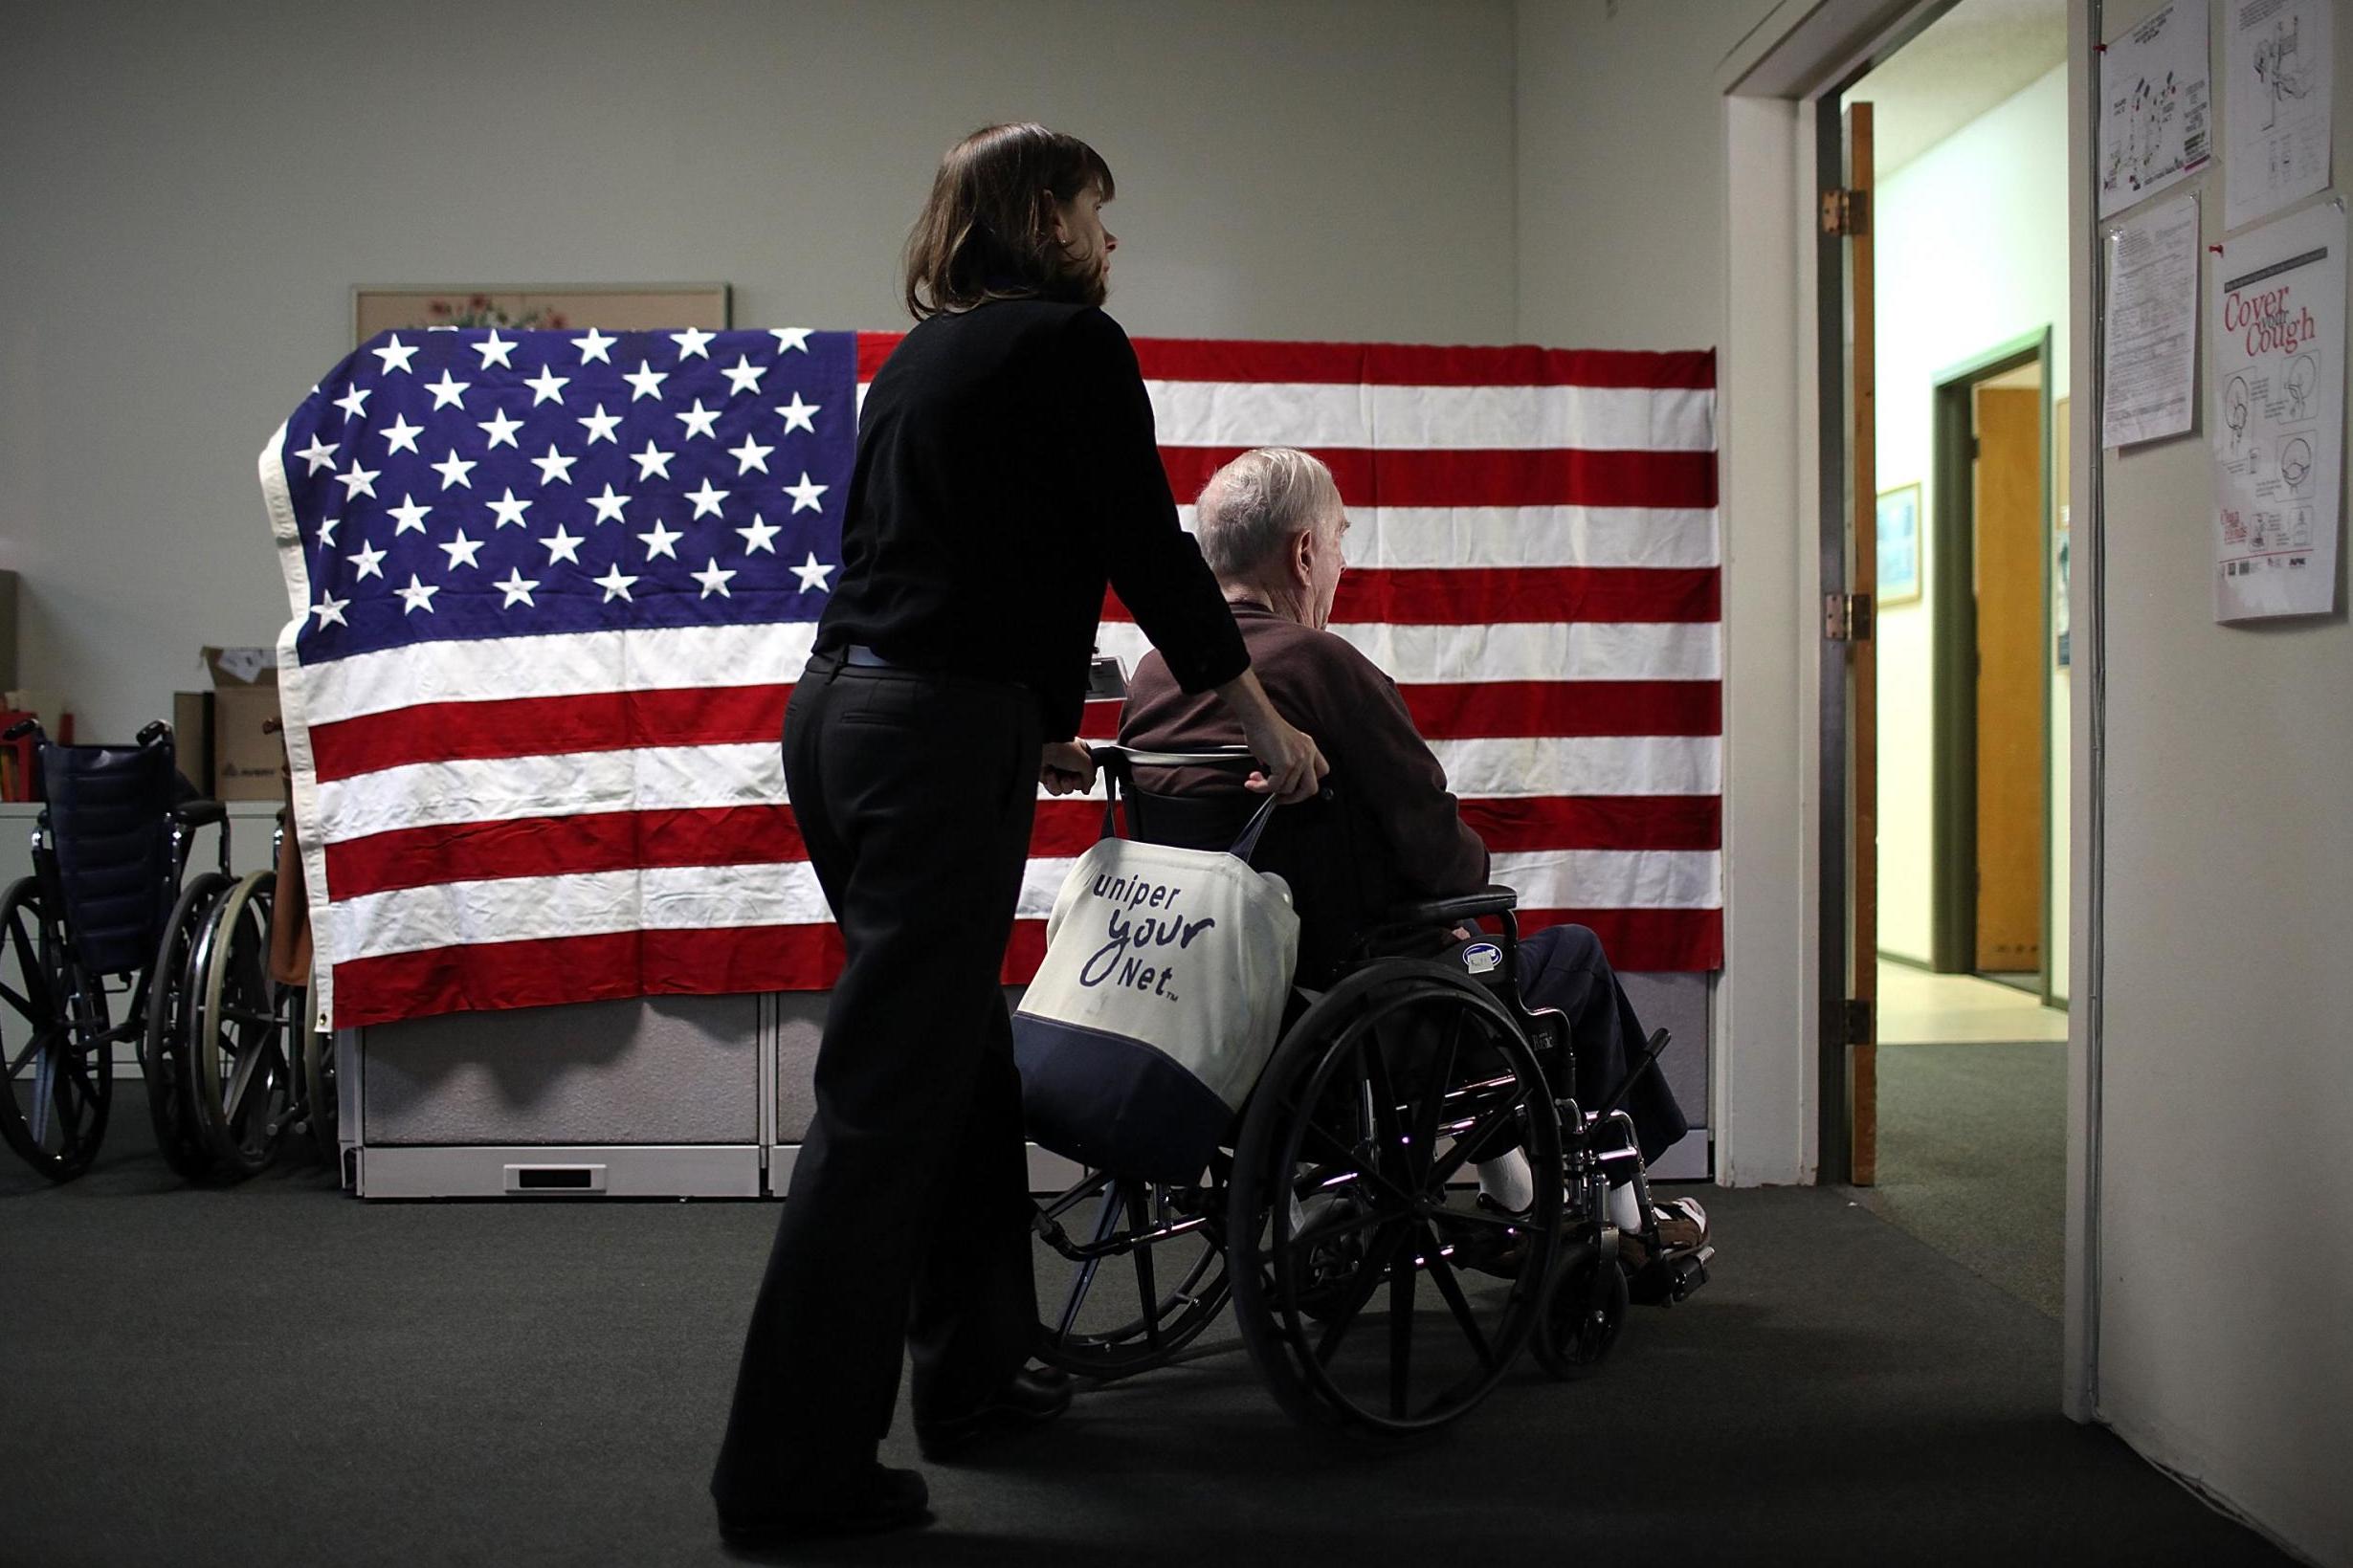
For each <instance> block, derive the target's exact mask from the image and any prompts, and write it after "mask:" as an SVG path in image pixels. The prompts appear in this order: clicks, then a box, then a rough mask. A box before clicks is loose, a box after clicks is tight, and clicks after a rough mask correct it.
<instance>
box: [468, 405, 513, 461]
mask: <svg viewBox="0 0 2353 1568" xmlns="http://www.w3.org/2000/svg"><path fill="white" fill-rule="evenodd" d="M475 423H476V424H477V425H479V426H480V427H481V428H482V429H483V431H486V432H487V433H488V434H489V436H490V445H489V446H488V447H486V448H484V449H483V450H484V451H486V452H496V451H497V450H498V449H499V448H500V447H511V446H513V445H514V444H515V432H516V431H519V430H522V420H520V419H509V418H507V417H506V410H505V409H492V410H491V412H490V417H489V418H488V419H477V420H476V421H475Z"/></svg>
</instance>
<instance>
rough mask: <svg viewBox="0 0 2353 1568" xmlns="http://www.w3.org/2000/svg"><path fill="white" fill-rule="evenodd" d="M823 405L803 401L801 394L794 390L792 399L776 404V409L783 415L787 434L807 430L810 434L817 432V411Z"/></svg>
mask: <svg viewBox="0 0 2353 1568" xmlns="http://www.w3.org/2000/svg"><path fill="white" fill-rule="evenodd" d="M824 407H825V405H824V404H822V403H803V402H802V401H801V394H800V393H799V392H798V391H795V392H794V393H793V394H792V401H791V402H789V403H780V404H778V405H777V408H776V411H777V412H778V413H780V414H783V415H784V416H785V433H786V434H787V435H790V434H791V433H792V432H793V431H808V432H809V433H810V434H811V435H814V434H816V433H817V425H816V416H817V412H818V410H819V409H823V408H824Z"/></svg>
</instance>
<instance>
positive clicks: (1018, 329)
mask: <svg viewBox="0 0 2353 1568" xmlns="http://www.w3.org/2000/svg"><path fill="white" fill-rule="evenodd" d="M1112 192H1113V184H1112V178H1111V171H1110V169H1109V168H1108V167H1107V166H1105V165H1104V163H1103V161H1102V159H1101V158H1100V157H1099V156H1098V155H1097V154H1096V152H1095V151H1094V149H1093V148H1091V147H1089V146H1087V145H1086V144H1084V143H1083V142H1080V141H1078V140H1077V138H1075V137H1070V136H1064V135H1062V134H1060V133H1058V132H1055V131H1050V130H1048V129H1046V128H1045V127H1044V126H1042V125H1032V124H1022V125H992V126H989V127H988V128H986V129H984V130H980V131H976V132H974V133H973V134H972V135H971V136H969V137H966V139H965V140H964V141H963V142H961V143H959V144H956V145H955V146H954V147H952V148H950V149H949V150H948V153H947V156H946V157H945V158H944V159H943V161H942V163H941V166H940V171H939V174H938V176H937V177H936V178H935V179H934V181H933V183H932V189H931V199H930V201H929V202H928V203H927V204H926V206H925V208H924V210H923V214H922V216H921V219H919V220H918V221H917V224H916V227H915V231H914V232H913V233H912V234H911V235H910V236H909V239H908V244H907V267H906V294H905V298H906V302H907V308H908V310H909V311H910V312H911V313H912V314H913V315H914V316H915V318H916V320H917V325H916V326H915V328H914V330H913V331H911V332H909V333H908V334H907V336H906V338H905V340H904V341H903V342H901V343H900V344H899V348H898V350H897V351H896V352H894V353H893V354H892V356H891V358H890V360H889V361H888V362H887V363H886V364H884V365H883V366H882V368H881V370H880V372H879V373H877V375H876V377H875V380H874V384H873V386H872V387H871V389H870V390H869V391H868V394H867V398H866V404H865V408H864V411H863V413H862V415H861V416H860V421H859V429H858V447H857V464H856V468H855V472H854V474H853V476H852V479H851V486H850V501H849V509H848V512H847V514H846V516H845V519H844V521H843V524H842V559H843V569H842V576H841V585H840V587H839V588H838V589H837V590H836V591H835V593H834V595H833V598H832V603H831V604H830V605H828V607H827V608H826V613H825V618H824V620H823V621H822V622H821V623H820V625H819V627H818V631H817V640H816V652H815V653H814V654H813V655H812V657H811V658H810V665H809V670H808V673H807V674H805V675H804V676H803V677H802V679H801V681H800V682H799V684H798V685H797V686H796V687H795V689H794V691H793V695H792V700H791V703H790V704H789V706H788V708H787V710H786V714H785V777H786V781H787V783H788V787H789V789H790V792H791V799H792V805H793V809H794V811H795V813H796V815H797V817H798V820H799V824H800V829H801V834H802V837H803V839H804V840H805V841H806V843H807V846H808V850H809V858H810V863H811V864H812V865H813V866H814V867H815V869H816V872H817V877H818V880H819V882H820V883H821V884H822V885H823V887H824V889H825V894H826V898H827V901H828V902H829V903H831V904H832V909H833V914H834V917H835V919H836V920H837V922H838V923H839V925H840V928H841V934H842V941H843V945H844V948H845V950H846V954H847V959H848V962H847V965H846V966H845V967H844V969H843V970H842V973H841V978H840V979H839V981H838V982H836V983H835V985H834V988H833V993H832V1004H831V1007H830V1009H829V1011H828V1013H827V1016H826V1027H825V1040H824V1044H823V1046H822V1047H821V1049H819V1052H818V1056H817V1067H816V1115H815V1116H814V1118H813V1119H812V1121H811V1122H810V1128H809V1133H808V1136H807V1139H806V1141H805V1142H804V1143H803V1144H802V1146H801V1153H800V1157H799V1159H798V1160H797V1162H796V1163H795V1164H794V1166H793V1169H792V1184H791V1193H790V1197H789V1198H788V1201H787V1202H786V1204H785V1205H784V1215H783V1219H782V1221H781V1222H780V1223H779V1225H778V1226H777V1232H776V1243H775V1247H774V1249H773V1250H772V1251H771V1253H770V1254H769V1258H768V1267H767V1273H766V1278H765V1279H764V1280H763V1281H762V1283H761V1287H760V1295H759V1299H758V1301H757V1302H756V1303H755V1305H754V1306H753V1309H752V1319H751V1327H750V1331H749V1334H748V1336H747V1337H746V1340H745V1344H744V1360H743V1365H742V1368H741V1370H740V1371H739V1373H738V1375H737V1380H736V1391H735V1404H734V1408H733V1410H732V1412H731V1414H730V1416H729V1418H728V1423H727V1436H726V1441H725V1444H724V1445H723V1447H721V1453H720V1459H719V1465H718V1469H717V1470H716V1472H715V1473H714V1475H713V1477H712V1481H711V1493H712V1496H713V1497H714V1499H716V1501H717V1503H718V1505H719V1516H720V1527H721V1533H722V1534H723V1535H727V1536H728V1538H730V1539H731V1540H736V1541H739V1542H755V1541H761V1540H773V1539H783V1538H789V1537H792V1536H798V1535H812V1534H818V1533H822V1532H826V1531H835V1530H860V1529H865V1530H871V1529H888V1528H891V1527H893V1526H896V1525H901V1524H909V1523H914V1522H916V1521H918V1520H920V1519H921V1518H922V1517H923V1511H924V1503H925V1490H924V1486H923V1481H922V1478H921V1476H920V1475H918V1474H917V1473H916V1472H914V1471H912V1470H895V1469H884V1468H883V1467H882V1466H881V1465H880V1464H879V1463H878V1462H877V1458H876V1446H877V1443H878V1442H879V1440H880V1439H881V1437H882V1435H883V1433H884V1432H885V1431H886V1430H887V1429H888V1427H889V1425H890V1420H891V1410H892V1406H893V1404H894V1403H895V1402H896V1400H897V1394H898V1385H899V1359H900V1355H901V1351H902V1347H903V1348H905V1349H908V1350H911V1351H912V1353H913V1358H914V1364H915V1382H914V1390H913V1399H914V1407H915V1422H916V1436H917V1439H918V1442H919V1444H920V1445H921V1448H922V1450H923V1452H924V1455H925V1456H926V1457H927V1458H931V1459H935V1460H938V1459H944V1458H946V1457H948V1456H950V1455H952V1454H953V1453H955V1452H956V1451H958V1450H960V1449H962V1448H964V1447H967V1446H969V1445H971V1444H973V1443H975V1442H980V1441H984V1440H986V1439H987V1438H988V1436H990V1435H991V1434H993V1433H995V1432H998V1431H1000V1430H1003V1429H1006V1428H1010V1427H1016V1426H1021V1425H1028V1424H1035V1423H1037V1422H1040V1421H1045V1420H1049V1419H1052V1417H1054V1416H1055V1415H1058V1414H1059V1413H1060V1412H1061V1410H1062V1409H1063V1408H1064V1407H1065V1406H1066V1405H1067V1404H1068V1403H1069V1400H1070V1394H1069V1389H1068V1388H1067V1386H1065V1385H1063V1384H1061V1383H1060V1382H1058V1381H1055V1380H1049V1379H1048V1378H1046V1377H1044V1376H1041V1375H1037V1374H1032V1373H1029V1372H1026V1371H1025V1370H1024V1364H1025V1362H1026V1361H1027V1359H1028V1356H1029V1348H1030V1344H1031V1341H1032V1336H1033V1335H1034V1333H1035V1329H1036V1322H1037V1308H1036V1300H1035V1296H1034V1292H1033V1289H1032V1276H1031V1267H1032V1265H1031V1257H1030V1239H1029V1229H1028V1222H1029V1215H1030V1206H1031V1205H1030V1202H1029V1195H1028V1188H1029V1180H1028V1162H1027V1159H1026V1156H1025V1154H1024V1150H1023V1146H1022V1125H1021V1085H1020V1079H1019V1077H1018V1075H1017V1074H1016V1073H1015V1071H1014V1068H1013V1054H1012V1036H1011V1030H1010V1022H1009V1020H1008V1018H1007V1015H1006V1010H1005V1003H1004V998H1003V993H1002V992H1001V991H1000V989H999V987H998V974H999V966H1000V963H1001V961H1002V960H1003V957H1004V953H1005V945H1006V941H1007V939H1008V938H1009V936H1010V933H1011V929H1012V918H1013V908H1014V902H1015V899H1016V897H1017V896H1018V894H1019V892H1020V887H1021V874H1022V867H1023V863H1024V860H1025V858H1026V857H1027V855H1028V852H1029V842H1030V825H1031V818H1032V812H1033V810H1034V806H1035V802H1036V792H1037V786H1038V784H1039V782H1040V781H1041V779H1042V780H1043V782H1044V784H1045V785H1046V787H1047V788H1048V789H1049V790H1051V791H1053V792H1054V793H1056V794H1060V793H1065V792H1067V791H1070V790H1073V789H1080V788H1084V787H1086V785H1087V784H1089V783H1090V782H1091V781H1092V775H1093V769H1092V766H1091V764H1090V763H1089V762H1088V760H1087V756H1086V751H1085V749H1084V747H1082V746H1080V745H1078V744H1077V742H1076V741H1075V740H1074V739H1073V738H1074V737H1075V736H1076V735H1077V727H1078V717H1079V709H1080V704H1081V702H1082V700H1083V699H1084V696H1085V690H1086V683H1087V674H1088V660H1089V657H1090V655H1091V653H1092V651H1093V646H1094V641H1093V639H1094V631H1095V626H1096V622H1097V619H1098V617H1099V613H1100V611H1101V607H1102V600H1103V587H1104V584H1105V582H1106V580H1108V581H1109V583H1110V584H1111V585H1112V586H1114V587H1115V588H1117V590H1118V591H1119V595H1120V598H1121V601H1123V602H1124V603H1125V604H1126V605H1127V607H1129V609H1130V610H1132V611H1133V612H1134V614H1135V617H1136V620H1137V622H1138V624H1139V625H1141V626H1142V628H1143V630H1144V633H1145V634H1146V635H1147V636H1148V637H1150V639H1151V640H1152V643H1153V645H1154V646H1155V647H1157V648H1158V649H1159V650H1160V651H1161V652H1162V653H1163V654H1164V655H1165V657H1166V659H1167V661H1168V666H1169V668H1170V670H1171V671H1172V672H1174V673H1175V674H1176V677H1177V679H1178V681H1179V682H1180V683H1181V684H1182V685H1184V686H1185V687H1186V689H1188V690H1190V691H1203V690H1214V691H1216V692H1217V693H1218V695H1219V696H1221V697H1223V698H1224V699H1225V701H1226V703H1227V705H1228V706H1229V707H1230V708H1232V711H1233V714H1234V717H1235V718H1237V719H1238V720H1239V721H1240V723H1241V726H1242V730H1243V734H1244V736H1245V737H1246V738H1247V740H1248V741H1249V743H1250V746H1251V749H1252V750H1253V751H1254V753H1255V754H1256V756H1257V758H1258V759H1259V762H1260V763H1261V766H1262V769H1263V771H1262V772H1261V773H1259V774H1254V775H1253V777H1252V787H1254V788H1255V789H1259V790H1262V791H1269V792H1272V793H1274V794H1275V795H1276V796H1277V797H1278V798H1280V799H1283V800H1286V801H1288V800H1297V799H1301V798H1304V797H1305V796H1306V795H1308V794H1311V793H1313V792H1314V790H1315V788H1316V785H1317V781H1318V780H1319V779H1320V778H1321V775H1322V773H1323V772H1324V770H1325V769H1324V762H1323V759H1322V757H1321V755H1320V754H1319V753H1318V751H1317V750H1316V746H1315V742H1314V741H1312V740H1309V739H1308V738H1307V737H1306V736H1305V735H1303V734H1301V733H1300V732H1299V731H1298V730H1296V729H1294V728H1292V727H1291V726H1290V725H1289V724H1287V723H1285V722H1284V721H1283V720H1282V719H1281V718H1278V717H1276V713H1275V711H1274V709H1273V708H1272V707H1271V706H1269V704H1268V702H1267V699H1266V694H1265V693H1264V692H1263V691H1262V690H1261V689H1260V687H1259V685H1258V682H1257V678H1256V676H1254V674H1251V673H1250V669H1249V664H1250V658H1249V654H1248V653H1247V652H1246V651H1244V650H1243V647H1242V640H1241V637H1240V635H1239V634H1238V633H1237V632H1236V631H1235V629H1234V626H1233V618H1232V614H1231V613H1230V612H1229V611H1228V609H1227V607H1226V604H1225V601H1224V599H1223V597H1222V596H1221V595H1220V593H1219V591H1218V587H1217V584H1216V581H1215V579H1213V578H1212V577H1211V576H1210V571H1209V568H1208V567H1207V566H1206V565H1204V564H1203V563H1202V560H1201V553H1200V551H1199V549H1198V548H1196V547H1195V545H1194V544H1193V541H1191V539H1190V538H1188V536H1187V535H1186V534H1185V533H1184V532H1183V530H1182V529H1181V528H1180V527H1179V526H1178V524H1177V516H1176V507H1175V504H1174V502H1173V500H1172V499H1171V497H1170V496H1169V492H1168V484H1167V478H1166V475H1165V472H1164V470H1163V469H1162V467H1161V462H1160V455H1159V451H1158V448H1157V447H1156V445H1155V443H1154V438H1153V427H1152V409H1151V404H1150V402H1149V401H1148V400H1147V398H1146V397H1145V394H1144V388H1143V378H1142V376H1141V374H1140V372H1139V371H1138V369H1137V364H1136V356H1135V351H1134V350H1133V348H1132V347H1131V346H1130V345H1129V343H1128V341H1127V337H1126V335H1125V334H1124V333H1122V332H1121V330H1120V327H1119V325H1118V323H1116V322H1115V321H1113V320H1111V318H1110V317H1108V316H1106V315H1104V314H1103V312H1102V310H1101V308H1100V306H1101V304H1102V301H1103V298H1104V295H1105V292H1106V289H1107V285H1108V280H1109V275H1110V266H1111V254H1112V252H1113V251H1114V250H1115V249H1116V248H1117V245H1118V242H1117V241H1116V240H1115V239H1114V238H1113V237H1112V235H1111V234H1110V233H1109V232H1107V231H1106V230H1105V229H1104V228H1103V222H1102V207H1103V204H1104V203H1105V202H1107V201H1109V200H1110V199H1111V196H1112Z"/></svg>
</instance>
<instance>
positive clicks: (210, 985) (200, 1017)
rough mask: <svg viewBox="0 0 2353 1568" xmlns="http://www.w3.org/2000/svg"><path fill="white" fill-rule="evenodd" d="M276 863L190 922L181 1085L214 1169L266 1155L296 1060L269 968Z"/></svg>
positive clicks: (235, 1170) (242, 1166) (243, 1168)
mask: <svg viewBox="0 0 2353 1568" xmlns="http://www.w3.org/2000/svg"><path fill="white" fill-rule="evenodd" d="M276 887H277V875H276V873H274V872H254V873H253V874H252V875H250V876H248V877H246V878H245V879H244V880H243V881H241V882H239V883H238V884H237V885H236V886H235V887H233V888H232V889H230V890H229V892H228V893H227V894H224V895H223V896H222V897H221V899H220V901H219V902H218V903H217V904H215V905H213V906H212V909H211V913H210V915H209V917H207V918H206V920H205V921H204V922H203V923H202V925H201V926H200V927H199V928H198V935H197V938H196V942H195V949H196V953H195V956H196V968H197V972H198V974H199V975H200V981H199V986H198V989H197V990H196V992H195V1006H194V1007H193V1009H192V1010H191V1011H190V1012H189V1028H188V1042H189V1061H190V1067H191V1071H190V1072H189V1089H190V1090H191V1091H192V1097H191V1105H192V1108H193V1110H194V1112H195V1116H194V1120H195V1124H196V1126H197V1128H198V1130H199V1131H200V1132H201V1133H202V1135H203V1137H204V1142H205V1146H206V1147H207V1148H208V1149H210V1150H211V1154H212V1158H213V1159H214V1160H215V1162H216V1163H217V1165H218V1167H219V1168H220V1170H221V1173H222V1174H224V1175H226V1176H230V1177H232V1178H234V1177H241V1176H251V1175H253V1174H254V1173H255V1172H256V1171H259V1170H260V1169H261V1168H262V1167H263V1166H265V1165H267V1164H269V1162H270V1160H271V1159H272V1158H274V1157H275V1156H276V1155H277V1145H278V1143H279V1141H280V1140H281V1139H282V1138H283V1137H284V1135H285V1130H286V1122H287V1119H288V1118H287V1116H286V1107H287V1105H288V1104H289V1102H290V1101H291V1099H292V1097H293V1095H294V1093H295V1085H294V1069H293V1066H292V1064H290V1063H289V1062H288V1061H287V1058H286V1045H287V1042H288V1040H289V1038H290V1031H289V1030H288V1027H287V1024H288V1020H287V1017H286V1001H287V998H288V997H290V996H292V995H294V994H296V993H294V992H292V991H290V990H289V989H288V988H287V987H284V986H281V985H279V984H278V983H277V981H276V980H274V979H272V978H271V975H270V894H271V892H272V890H273V889H275V888H276Z"/></svg>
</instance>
